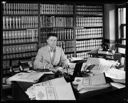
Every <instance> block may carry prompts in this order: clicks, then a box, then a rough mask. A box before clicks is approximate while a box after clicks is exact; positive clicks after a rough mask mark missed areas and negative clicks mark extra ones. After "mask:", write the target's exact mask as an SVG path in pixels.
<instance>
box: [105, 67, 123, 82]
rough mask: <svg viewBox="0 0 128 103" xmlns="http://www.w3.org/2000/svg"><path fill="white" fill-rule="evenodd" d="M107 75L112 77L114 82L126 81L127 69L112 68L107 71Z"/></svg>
mask: <svg viewBox="0 0 128 103" xmlns="http://www.w3.org/2000/svg"><path fill="white" fill-rule="evenodd" d="M105 75H106V77H109V78H111V79H112V80H113V81H114V82H119V83H125V78H126V75H125V71H124V70H119V69H115V68H111V69H109V70H108V71H106V72H105Z"/></svg>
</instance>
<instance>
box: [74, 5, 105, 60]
mask: <svg viewBox="0 0 128 103" xmlns="http://www.w3.org/2000/svg"><path fill="white" fill-rule="evenodd" d="M75 16H76V25H75V37H76V38H75V39H76V56H77V57H79V56H80V57H83V58H86V57H89V55H88V54H87V52H89V51H90V50H92V49H94V48H97V47H100V46H101V44H102V39H103V6H102V5H79V4H77V5H76V6H75Z"/></svg>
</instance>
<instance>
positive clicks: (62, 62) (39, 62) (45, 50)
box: [34, 33, 69, 71]
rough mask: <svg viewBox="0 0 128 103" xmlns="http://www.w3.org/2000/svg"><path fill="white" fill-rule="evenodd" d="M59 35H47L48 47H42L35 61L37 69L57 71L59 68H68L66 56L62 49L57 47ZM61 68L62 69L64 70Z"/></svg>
mask: <svg viewBox="0 0 128 103" xmlns="http://www.w3.org/2000/svg"><path fill="white" fill-rule="evenodd" d="M56 44H57V35H56V34H55V33H49V34H48V35H47V46H44V47H41V48H40V49H39V50H38V53H37V56H36V58H35V61H34V68H35V69H52V70H53V71H54V70H55V71H56V70H57V67H59V69H60V67H62V68H64V67H67V66H68V63H69V61H68V59H67V57H66V55H65V54H64V51H63V50H62V48H60V47H58V46H56ZM62 68H61V69H62Z"/></svg>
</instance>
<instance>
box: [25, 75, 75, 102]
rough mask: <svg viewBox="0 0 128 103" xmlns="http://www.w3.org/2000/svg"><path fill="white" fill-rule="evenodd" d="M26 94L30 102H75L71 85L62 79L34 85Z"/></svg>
mask: <svg viewBox="0 0 128 103" xmlns="http://www.w3.org/2000/svg"><path fill="white" fill-rule="evenodd" d="M26 94H27V95H28V96H29V98H30V99H31V100H75V96H74V93H73V91H72V88H71V84H70V83H67V82H66V81H65V79H64V77H61V78H57V79H52V80H48V81H45V82H41V83H37V84H34V85H33V86H31V87H30V88H28V89H27V91H26Z"/></svg>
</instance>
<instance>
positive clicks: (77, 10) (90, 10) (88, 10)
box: [76, 7, 103, 12]
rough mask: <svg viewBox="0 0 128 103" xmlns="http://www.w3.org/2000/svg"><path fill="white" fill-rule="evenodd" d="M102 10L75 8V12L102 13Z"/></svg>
mask: <svg viewBox="0 0 128 103" xmlns="http://www.w3.org/2000/svg"><path fill="white" fill-rule="evenodd" d="M102 11H103V9H102V8H78V7H76V12H102Z"/></svg>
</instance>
